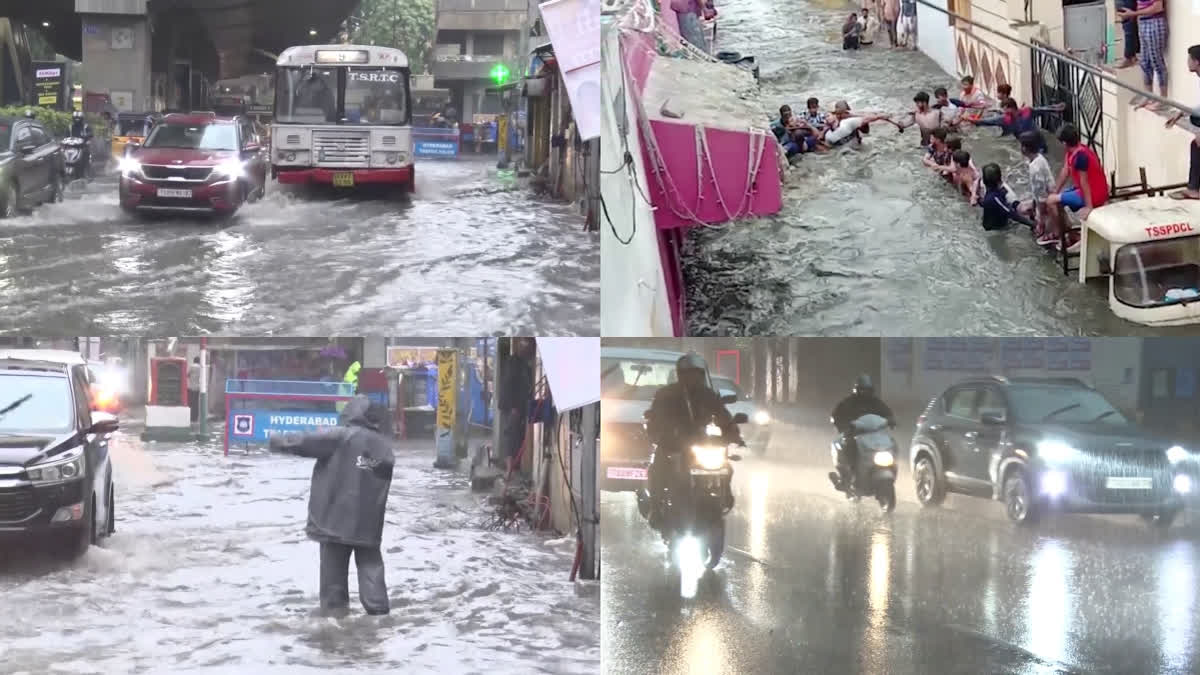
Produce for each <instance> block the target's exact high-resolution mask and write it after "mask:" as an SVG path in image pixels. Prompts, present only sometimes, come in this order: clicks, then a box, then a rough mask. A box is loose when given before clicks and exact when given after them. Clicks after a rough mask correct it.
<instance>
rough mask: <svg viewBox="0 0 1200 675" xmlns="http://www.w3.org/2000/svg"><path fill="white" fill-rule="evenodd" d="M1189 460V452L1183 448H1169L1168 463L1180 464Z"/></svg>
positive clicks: (1176, 446)
mask: <svg viewBox="0 0 1200 675" xmlns="http://www.w3.org/2000/svg"><path fill="white" fill-rule="evenodd" d="M1187 458H1188V451H1187V450H1184V449H1183V448H1181V447H1179V446H1178V445H1173V446H1171V447H1169V448H1167V461H1168V462H1170V463H1172V464H1178V463H1180V462H1182V461H1183V460H1185V459H1187Z"/></svg>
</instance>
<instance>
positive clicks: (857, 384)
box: [854, 374, 875, 395]
mask: <svg viewBox="0 0 1200 675" xmlns="http://www.w3.org/2000/svg"><path fill="white" fill-rule="evenodd" d="M854 393H855V394H865V395H870V394H874V393H875V385H874V383H872V382H871V376H870V375H865V374H864V375H859V376H858V378H856V379H855V380H854Z"/></svg>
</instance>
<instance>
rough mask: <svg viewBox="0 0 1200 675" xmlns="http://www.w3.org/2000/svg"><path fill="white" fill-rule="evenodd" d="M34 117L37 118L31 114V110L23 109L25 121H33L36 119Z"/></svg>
mask: <svg viewBox="0 0 1200 675" xmlns="http://www.w3.org/2000/svg"><path fill="white" fill-rule="evenodd" d="M36 117H37V116H36V115H34V114H33V108H26V109H25V119H27V120H31V119H34V118H36Z"/></svg>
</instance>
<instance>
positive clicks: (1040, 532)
mask: <svg viewBox="0 0 1200 675" xmlns="http://www.w3.org/2000/svg"><path fill="white" fill-rule="evenodd" d="M807 412H808V413H809V414H807V417H808V419H809V420H810V421H809V422H807V423H805V424H798V425H792V424H783V423H780V422H774V423H773V424H775V426H776V429H775V430H774V433H773V434H772V439H771V446H770V448H769V449H768V451H767V453H766V454H765V455H764V456H762V457H758V456H749V457H746V458H745V459H744V461H742V462H740V463H739V464H737V465H736V466H735V475H734V484H733V491H734V496H735V498H736V500H737V501H736V504H735V506H734V510H733V511H732V512H730V514H729V515H728V516H727V517H726V555H725V558H724V559H723V560H722V561H721V563H720V564H719V565H718V566H717V569H716V570H715V572H714V573H711V574H709V575H706V576H704V577H701V578H699V579H690V580H688V579H686V578H681V577H680V575H672V574H670V573H668V571H667V569H666V559H667V557H666V547H665V546H664V545H663V543H662V540H661V538H660V537H658V536H657V535H656V534H655V533H654V532H653V531H652V530H651V529H650V528H649V527H648V526H647V524H646V522H645V520H644V519H643V518H642V517H641V516H640V515H639V514H638V511H637V506H636V502H635V500H634V497H633V495H632V494H631V493H609V492H605V493H604V494H603V500H602V508H601V512H602V513H601V518H602V519H603V522H604V527H603V530H602V544H601V555H602V556H603V558H604V560H605V573H604V578H603V580H602V596H601V602H602V607H601V617H602V628H601V631H602V633H601V635H602V640H603V644H604V665H603V672H604V673H609V674H612V675H618V674H621V675H623V674H625V673H664V674H668V675H675V674H677V673H678V674H680V675H683V674H687V675H709V674H718V673H719V674H726V673H728V674H731V675H732V674H735V673H896V674H898V675H899V674H909V673H947V674H954V675H974V674H977V673H996V674H1000V673H1003V674H1006V675H1051V674H1053V675H1066V674H1074V673H1079V674H1083V673H1088V674H1111V675H1126V674H1128V673H1163V674H1178V675H1183V674H1185V673H1195V672H1198V670H1200V603H1198V602H1197V597H1198V596H1197V591H1198V589H1200V586H1198V583H1200V543H1198V542H1200V536H1198V535H1200V519H1198V518H1197V517H1196V514H1195V512H1191V513H1185V514H1183V515H1182V516H1181V517H1180V518H1179V519H1178V520H1177V521H1176V524H1175V525H1174V526H1172V527H1171V529H1170V530H1168V531H1166V532H1159V531H1156V530H1155V529H1154V528H1153V527H1151V526H1148V525H1147V524H1145V523H1143V522H1142V521H1141V520H1140V519H1139V518H1138V517H1136V516H1087V515H1057V516H1048V517H1047V518H1046V519H1045V520H1043V521H1042V522H1041V523H1039V524H1038V525H1037V526H1036V527H1034V528H1032V529H1023V528H1018V527H1015V526H1013V525H1012V524H1010V523H1009V522H1008V520H1007V519H1006V517H1005V515H1004V513H1003V506H1002V505H1001V504H1000V503H999V502H992V501H989V500H986V499H975V498H970V497H960V496H957V495H952V496H950V497H949V498H948V499H947V501H946V502H945V503H944V504H943V505H942V506H941V507H939V508H928V509H923V508H922V507H921V506H919V505H918V504H917V502H916V497H915V494H914V489H913V482H912V478H911V476H910V475H909V473H908V471H906V470H902V471H901V474H900V477H899V480H898V482H897V483H896V493H897V496H898V498H899V505H898V506H897V509H896V511H895V512H894V513H892V514H890V515H885V514H883V513H882V512H881V511H880V508H879V506H878V505H877V504H876V503H875V502H873V501H871V500H863V501H862V502H859V503H852V502H848V501H847V500H846V498H845V497H844V496H843V495H842V494H841V493H838V492H836V491H834V489H833V487H832V485H830V483H829V481H828V479H827V478H826V476H825V473H826V472H827V471H828V470H829V468H828V466H827V464H828V462H829V455H828V447H829V442H830V440H831V437H832V432H831V431H830V430H829V428H828V425H827V424H826V423H824V422H825V420H826V419H827V418H826V417H825V416H826V415H827V414H828V413H827V412H826V411H825V410H824V409H821V410H811V411H807ZM906 428H908V429H911V426H906V425H901V426H900V429H906ZM895 433H896V434H897V436H896V437H897V440H898V441H900V442H901V443H903V442H904V441H905V440H906V439H905V438H903V437H902V433H903V432H902V431H897V432H895Z"/></svg>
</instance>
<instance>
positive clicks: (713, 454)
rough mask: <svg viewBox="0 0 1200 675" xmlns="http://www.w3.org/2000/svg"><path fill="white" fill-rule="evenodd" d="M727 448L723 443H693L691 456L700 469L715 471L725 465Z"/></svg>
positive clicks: (727, 454)
mask: <svg viewBox="0 0 1200 675" xmlns="http://www.w3.org/2000/svg"><path fill="white" fill-rule="evenodd" d="M728 456H729V449H728V448H726V447H725V446H723V445H718V446H712V445H693V446H692V457H693V458H694V459H695V460H696V464H697V465H698V466H699V467H700V468H701V469H707V470H709V471H716V470H717V469H720V468H722V467H724V466H725V462H726V461H727V459H728Z"/></svg>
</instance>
